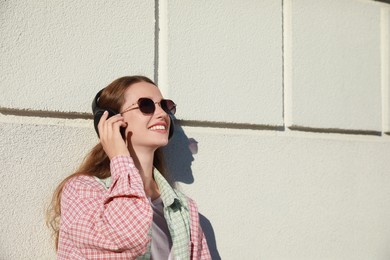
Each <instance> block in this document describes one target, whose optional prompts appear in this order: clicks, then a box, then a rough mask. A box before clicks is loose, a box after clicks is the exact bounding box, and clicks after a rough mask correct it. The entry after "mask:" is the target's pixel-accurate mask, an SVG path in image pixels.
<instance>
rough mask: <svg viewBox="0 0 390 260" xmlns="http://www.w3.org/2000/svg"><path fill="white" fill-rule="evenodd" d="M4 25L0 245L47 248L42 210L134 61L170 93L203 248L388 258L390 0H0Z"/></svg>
mask: <svg viewBox="0 0 390 260" xmlns="http://www.w3.org/2000/svg"><path fill="white" fill-rule="evenodd" d="M0 35H1V41H0V43H1V44H0V57H1V58H0V144H1V146H0V155H1V156H0V165H1V173H0V183H1V188H0V206H1V214H0V228H1V233H0V259H5V260H8V259H53V258H54V257H55V253H54V249H53V247H52V241H51V240H50V237H49V236H50V235H49V231H48V230H47V228H46V227H45V225H44V208H45V206H46V205H47V202H48V201H49V198H50V196H51V193H52V191H53V190H54V188H55V186H56V185H57V183H58V182H59V181H60V180H61V179H62V178H64V177H65V176H67V175H69V174H70V173H71V172H72V171H73V170H74V169H75V168H76V167H77V166H78V164H79V163H80V161H81V160H82V158H83V156H84V155H85V154H86V152H87V151H88V150H89V149H90V148H91V147H92V146H93V145H94V144H95V143H96V142H97V138H96V136H95V133H94V130H93V127H92V122H91V120H90V116H89V115H86V113H90V103H91V101H92V98H93V96H94V95H95V94H96V92H97V91H98V90H99V89H101V88H102V87H104V86H106V85H107V84H108V83H109V82H111V81H112V80H114V79H115V78H117V77H120V76H123V75H132V74H144V75H146V76H149V77H151V78H154V79H156V80H158V82H159V85H160V88H161V89H162V91H163V93H164V94H165V95H166V96H169V97H170V98H172V99H174V100H175V101H176V102H177V103H178V112H177V119H178V120H179V121H178V124H177V127H176V130H177V131H176V134H175V136H174V138H173V139H172V140H171V143H170V144H169V145H168V147H167V153H168V158H169V159H170V161H171V165H170V168H171V170H172V172H173V175H174V177H175V178H176V179H177V180H178V181H179V183H180V188H181V189H183V190H184V191H185V192H186V193H187V194H188V195H190V196H191V197H193V198H194V199H195V200H196V201H197V202H198V205H199V208H200V211H201V214H202V215H203V217H202V224H203V226H204V229H205V231H206V234H207V237H208V239H209V245H210V247H211V249H212V254H213V256H214V259H221V258H222V259H267V260H279V259H297V260H298V259H299V260H302V259H307V260H312V259H332V260H334V259H343V260H345V259H353V260H356V259H362V260H363V259H364V260H365V259H389V258H390V222H389V219H390V163H389V159H388V157H389V155H390V137H389V132H390V130H389V125H390V123H389V122H390V113H389V108H390V106H389V103H390V102H389V97H390V94H389V93H390V91H389V88H390V83H389V82H390V81H389V68H390V66H389V64H390V54H389V47H388V46H389V45H390V44H389V43H390V5H389V4H383V3H382V4H381V3H378V2H374V1H370V0H321V1H310V0H285V1H281V0H279V1H275V0H262V1H255V0H245V1H233V0H226V1H216V0H213V1H205V0H198V1H189V0H187V1H183V0H181V1H168V0H156V1H142V0H137V1H135V0H133V1H125V0H123V1H115V2H107V3H103V2H91V1H89V2H85V1H84V2H80V1H66V2H64V1H58V0H54V1H45V2H43V1H26V0H20V1H0ZM189 138H193V139H194V140H195V141H196V142H197V145H198V153H196V154H192V153H191V152H190V150H189V149H188V144H189V141H188V139H189Z"/></svg>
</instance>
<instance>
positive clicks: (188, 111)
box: [162, 0, 283, 125]
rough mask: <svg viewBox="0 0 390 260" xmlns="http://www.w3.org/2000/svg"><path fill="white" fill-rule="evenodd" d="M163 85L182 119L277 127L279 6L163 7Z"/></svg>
mask: <svg viewBox="0 0 390 260" xmlns="http://www.w3.org/2000/svg"><path fill="white" fill-rule="evenodd" d="M167 8H168V18H167V19H168V29H167V30H168V32H167V33H168V43H162V44H167V52H168V54H167V57H168V62H167V64H168V69H167V71H168V72H167V73H168V76H167V77H168V82H169V84H168V85H169V86H170V90H169V93H170V95H171V96H172V97H173V98H175V100H177V102H178V104H180V108H181V110H180V114H179V116H180V117H181V118H183V119H191V120H202V121H203V120H206V121H217V122H234V123H250V124H264V125H282V124H283V121H282V113H283V107H282V105H283V94H282V55H281V54H282V40H281V39H282V26H281V24H282V15H281V9H282V3H281V1H275V0H266V1H253V0H250V1H245V4H243V3H242V2H239V1H234V0H229V1H168V7H167Z"/></svg>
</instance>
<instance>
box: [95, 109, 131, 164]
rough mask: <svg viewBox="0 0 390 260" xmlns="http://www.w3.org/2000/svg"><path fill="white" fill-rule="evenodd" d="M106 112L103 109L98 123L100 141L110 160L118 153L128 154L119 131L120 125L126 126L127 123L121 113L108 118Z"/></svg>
mask: <svg viewBox="0 0 390 260" xmlns="http://www.w3.org/2000/svg"><path fill="white" fill-rule="evenodd" d="M107 117H108V112H107V111H105V112H104V113H103V116H102V117H101V118H100V121H99V124H98V130H99V136H100V143H101V144H102V146H103V149H104V151H105V152H106V154H107V156H108V158H110V160H111V159H112V158H113V157H115V156H118V155H130V153H129V150H128V149H127V145H126V143H125V141H124V140H123V138H122V135H121V133H120V127H126V126H127V124H126V122H125V121H124V118H123V116H122V115H121V114H117V115H115V116H112V117H110V118H108V119H107Z"/></svg>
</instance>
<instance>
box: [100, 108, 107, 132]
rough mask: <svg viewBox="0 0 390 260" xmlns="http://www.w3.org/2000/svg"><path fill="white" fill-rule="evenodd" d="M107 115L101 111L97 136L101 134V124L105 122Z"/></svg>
mask: <svg viewBox="0 0 390 260" xmlns="http://www.w3.org/2000/svg"><path fill="white" fill-rule="evenodd" d="M107 117H108V112H107V111H104V113H103V115H102V117H101V118H100V120H99V123H98V130H99V136H100V135H101V134H102V131H104V130H103V125H104V123H105V122H106V119H107Z"/></svg>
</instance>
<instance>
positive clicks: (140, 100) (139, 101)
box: [120, 97, 176, 115]
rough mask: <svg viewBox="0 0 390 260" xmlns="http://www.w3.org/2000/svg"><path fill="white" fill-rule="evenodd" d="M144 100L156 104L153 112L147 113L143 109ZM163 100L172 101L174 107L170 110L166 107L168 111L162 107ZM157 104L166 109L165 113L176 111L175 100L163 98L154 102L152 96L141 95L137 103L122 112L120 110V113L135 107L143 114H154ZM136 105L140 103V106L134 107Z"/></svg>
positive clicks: (171, 113)
mask: <svg viewBox="0 0 390 260" xmlns="http://www.w3.org/2000/svg"><path fill="white" fill-rule="evenodd" d="M143 100H148V101H149V102H151V103H153V105H154V106H153V111H152V112H150V113H147V112H144V111H142V110H143V108H142V107H144V106H142V105H141V103H142V101H143ZM161 102H172V104H173V107H172V109H170V110H169V109H168V107H166V109H167V110H168V111H167V110H165V109H164V108H163V107H162V105H161ZM156 104H158V105H159V106H160V107H161V109H162V110H164V111H165V113H167V114H168V115H174V114H175V113H176V103H175V102H173V101H172V100H171V99H161V100H160V101H158V102H154V101H153V100H152V99H151V98H147V97H141V98H139V99H138V101H137V102H136V103H134V104H131V105H130V106H128V107H127V108H126V109H124V110H123V111H122V112H120V114H124V113H126V112H129V111H131V110H134V109H139V110H140V111H141V112H142V113H143V114H147V115H151V114H153V113H154V112H155V111H156ZM134 105H138V106H137V107H132V106H134Z"/></svg>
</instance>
